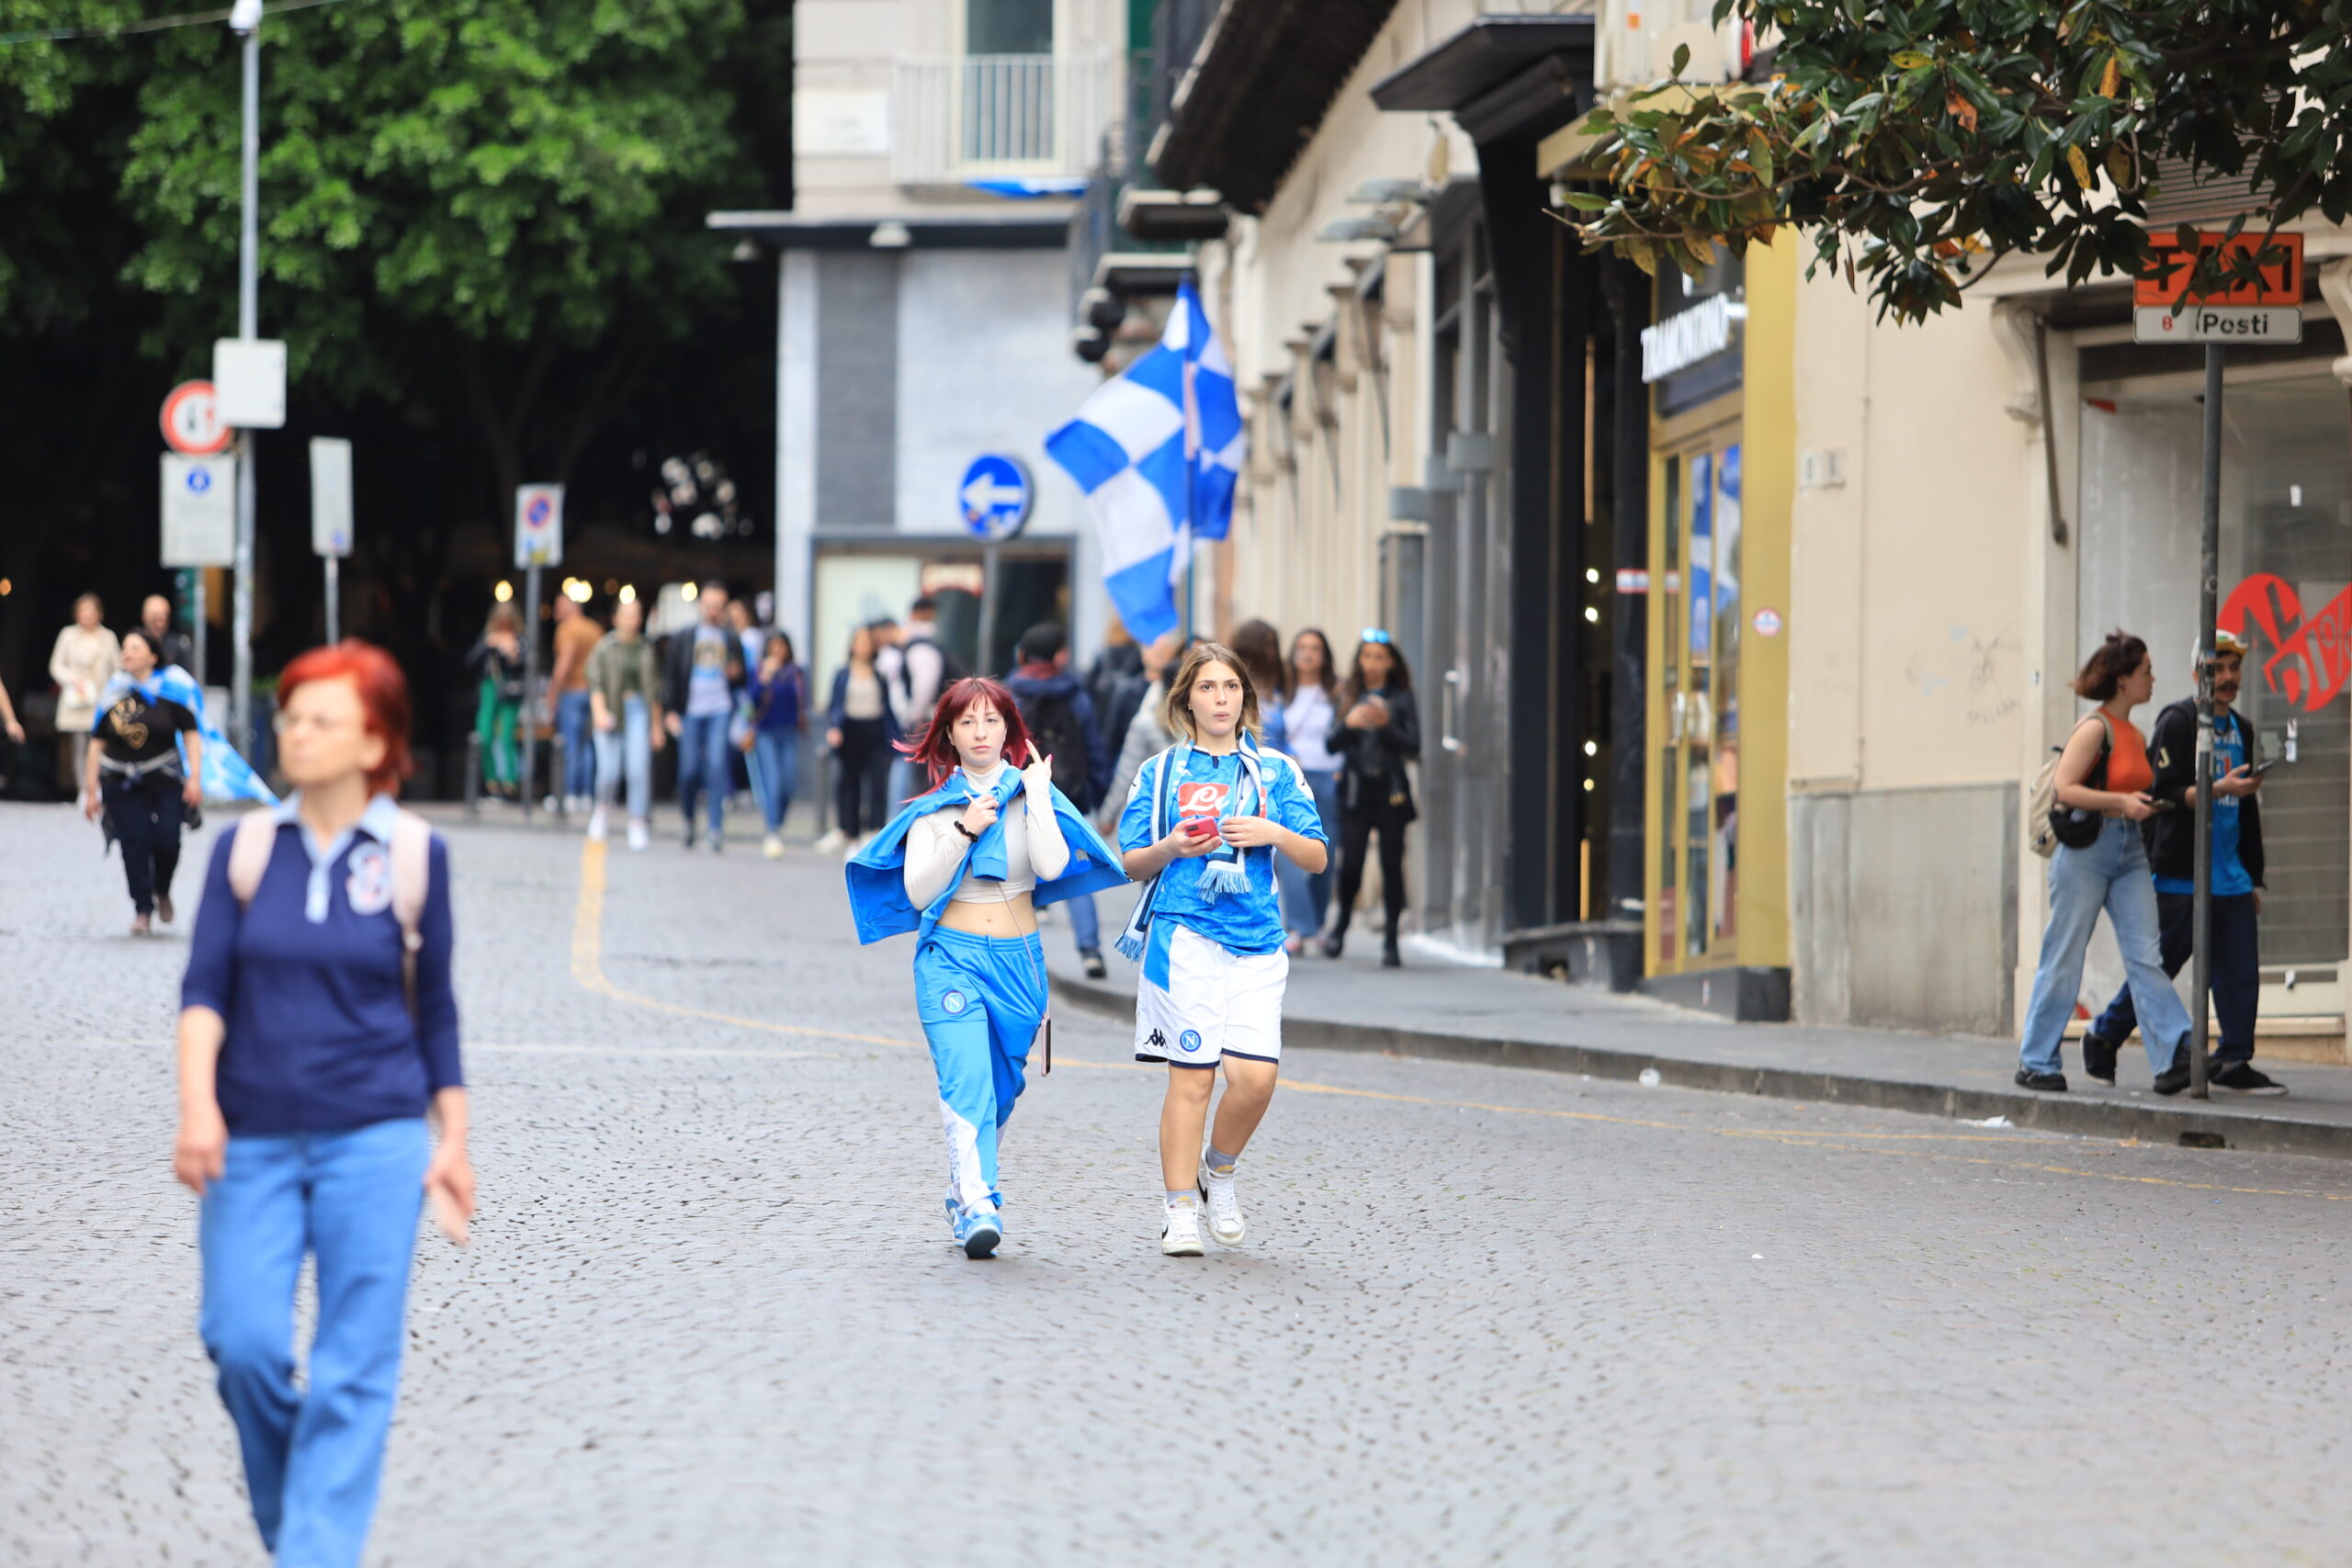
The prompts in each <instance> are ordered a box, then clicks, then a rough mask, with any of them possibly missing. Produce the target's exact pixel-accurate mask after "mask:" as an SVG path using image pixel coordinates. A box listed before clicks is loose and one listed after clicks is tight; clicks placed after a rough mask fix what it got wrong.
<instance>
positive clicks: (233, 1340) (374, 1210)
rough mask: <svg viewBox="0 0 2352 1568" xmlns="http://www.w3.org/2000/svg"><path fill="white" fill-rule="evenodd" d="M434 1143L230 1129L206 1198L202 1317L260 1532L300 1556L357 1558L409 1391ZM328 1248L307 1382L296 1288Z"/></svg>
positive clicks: (402, 1135)
mask: <svg viewBox="0 0 2352 1568" xmlns="http://www.w3.org/2000/svg"><path fill="white" fill-rule="evenodd" d="M429 1153H430V1150H429V1146H428V1141H427V1139H426V1137H425V1132H424V1122H423V1120H422V1119H406V1120H401V1121H394V1122H375V1123H373V1124H372V1125H369V1126H366V1127H356V1128H353V1129H352V1130H350V1131H349V1132H342V1133H290V1134H243V1133H235V1134H231V1135H230V1138H229V1147H228V1153H227V1156H226V1159H225V1161H224V1164H223V1168H222V1171H221V1174H220V1179H219V1180H217V1181H215V1182H213V1183H212V1184H211V1185H210V1186H209V1188H208V1189H207V1190H206V1191H205V1194H204V1198H203V1201H202V1202H201V1203H200V1204H199V1205H198V1249H199V1250H200V1252H201V1254H202V1256H203V1259H204V1296H203V1305H202V1309H201V1316H200V1319H199V1324H200V1327H201V1331H202V1333H203V1337H204V1349H205V1353H206V1354H207V1355H209V1356H210V1357H211V1358H212V1361H213V1365H214V1366H215V1367H217V1368H218V1369H219V1371H220V1402H221V1403H222V1404H226V1405H227V1406H228V1407H229V1418H230V1419H231V1420H232V1421H233V1422H234V1423H235V1424H236V1427H237V1442H238V1445H239V1447H240V1448H241V1449H242V1450H243V1453H244V1460H245V1493H246V1495H247V1497H248V1498H249V1499H250V1501H251V1502H252V1504H253V1510H254V1524H256V1525H258V1526H260V1527H261V1539H262V1544H263V1545H264V1546H266V1547H267V1548H268V1549H269V1550H270V1551H272V1552H274V1553H276V1554H277V1561H278V1562H280V1563H283V1564H286V1565H288V1568H295V1565H298V1564H299V1565H300V1568H356V1565H357V1563H358V1562H359V1553H360V1549H361V1548H362V1547H363V1546H365V1545H366V1543H367V1540H368V1521H369V1519H370V1518H372V1517H374V1515H375V1512H376V1487H377V1482H378V1480H379V1478H380V1476H381V1475H382V1472H383V1468H384V1439H385V1436H386V1434H387V1433H389V1432H390V1429H391V1425H392V1401H393V1398H394V1396H395V1395H396V1394H397V1393H398V1392H399V1388H400V1371H401V1340H402V1338H403V1336H404V1330H403V1327H402V1318H403V1315H404V1313H405V1311H406V1307H407V1303H408V1272H409V1260H410V1258H411V1257H412V1256H413V1254H414V1252H415V1250H416V1219H417V1213H418V1211H419V1210H420V1209H421V1208H422V1207H423V1204H424V1167H425V1161H426V1159H427V1157H428V1155H429ZM306 1252H307V1253H310V1254H311V1255H313V1256H314V1257H315V1258H317V1260H318V1293H319V1325H318V1333H317V1336H316V1337H314V1338H313V1339H312V1341H311V1363H310V1368H309V1372H308V1376H307V1377H306V1379H305V1380H304V1386H303V1387H302V1388H301V1389H300V1391H299V1392H298V1391H297V1390H296V1388H295V1385H294V1286H295V1281H296V1280H299V1279H300V1277H301V1273H302V1258H303V1255H304V1254H305V1253H306Z"/></svg>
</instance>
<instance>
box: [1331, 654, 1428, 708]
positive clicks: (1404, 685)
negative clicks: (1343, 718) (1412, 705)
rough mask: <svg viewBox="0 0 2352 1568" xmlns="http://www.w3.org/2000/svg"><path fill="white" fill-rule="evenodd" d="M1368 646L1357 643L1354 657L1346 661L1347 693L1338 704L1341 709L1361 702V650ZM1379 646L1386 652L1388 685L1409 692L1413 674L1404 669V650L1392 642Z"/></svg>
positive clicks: (1362, 688)
mask: <svg viewBox="0 0 2352 1568" xmlns="http://www.w3.org/2000/svg"><path fill="white" fill-rule="evenodd" d="M1369 646H1370V644H1369V643H1363V642H1359V643H1357V644H1356V651H1355V657H1354V658H1352V659H1351V660H1348V684H1347V692H1346V694H1345V695H1343V696H1342V697H1341V698H1340V702H1339V705H1340V707H1341V708H1351V707H1353V706H1355V705H1356V704H1357V703H1359V702H1361V701H1363V691H1364V687H1363V650H1364V649H1366V648H1367V647H1369ZM1380 646H1381V647H1383V648H1385V649H1387V650H1388V684H1389V685H1390V686H1394V687H1396V688H1397V690H1398V691H1400V692H1409V691H1411V690H1412V689H1413V672H1412V671H1410V670H1408V669H1407V668H1406V667H1405V650H1404V649H1401V648H1399V647H1397V645H1396V644H1395V643H1394V642H1383V643H1382V644H1381V645H1380ZM1385 689H1386V688H1385V687H1384V688H1383V690H1385Z"/></svg>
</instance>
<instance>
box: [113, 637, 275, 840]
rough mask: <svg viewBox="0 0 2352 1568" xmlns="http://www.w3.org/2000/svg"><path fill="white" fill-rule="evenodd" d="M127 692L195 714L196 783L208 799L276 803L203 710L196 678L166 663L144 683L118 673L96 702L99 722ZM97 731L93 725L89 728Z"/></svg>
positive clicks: (182, 746)
mask: <svg viewBox="0 0 2352 1568" xmlns="http://www.w3.org/2000/svg"><path fill="white" fill-rule="evenodd" d="M128 691H137V692H139V693H140V694H142V695H144V696H145V697H146V698H147V699H148V700H149V701H150V702H156V701H166V702H175V703H177V704H179V705H180V706H182V707H184V708H186V709H187V711H188V712H190V713H192V714H194V715H196V731H197V733H198V735H201V736H202V737H204V768H203V776H202V777H200V778H199V779H198V780H197V784H198V787H199V788H201V789H202V790H203V792H204V798H205V799H207V800H257V801H259V802H261V803H262V804H263V805H264V806H275V805H277V794H276V793H275V792H274V791H272V790H271V789H270V787H269V786H268V785H267V784H264V783H262V781H261V775H260V774H258V773H254V770H253V765H252V764H251V763H249V762H247V761H245V760H244V759H243V757H241V756H239V755H238V754H237V749H236V748H235V747H233V746H232V745H230V744H229V738H228V737H227V736H225V735H223V734H221V733H220V726H219V725H217V724H215V723H213V722H212V716H211V715H210V714H209V713H207V712H205V711H204V688H203V687H201V686H199V685H198V684H197V683H196V679H195V677H193V676H191V675H190V674H189V673H188V672H187V671H185V670H183V669H181V668H180V667H179V666H178V665H176V664H166V665H164V667H163V668H162V669H160V670H158V671H155V672H154V673H153V675H150V676H149V677H148V678H147V679H146V681H144V682H138V681H133V680H132V679H131V678H130V676H129V675H127V674H124V673H122V672H121V671H116V672H115V674H114V675H113V677H112V678H110V679H109V680H108V681H107V687H106V691H105V693H104V694H102V695H101V696H100V698H99V700H98V723H101V724H102V723H104V722H105V721H106V710H107V708H108V707H109V706H111V705H112V704H113V702H114V699H115V698H116V697H118V696H119V695H121V694H123V693H125V692H128ZM91 728H93V729H96V725H93V726H92V727H91ZM179 750H180V762H181V764H182V766H183V767H185V766H186V764H187V741H185V740H183V741H181V742H179Z"/></svg>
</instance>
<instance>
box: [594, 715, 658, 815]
mask: <svg viewBox="0 0 2352 1568" xmlns="http://www.w3.org/2000/svg"><path fill="white" fill-rule="evenodd" d="M623 779H627V780H628V815H629V820H630V821H632V822H642V821H644V820H645V818H646V814H647V813H649V812H650V811H651V810H652V809H653V716H652V714H651V713H650V711H649V710H648V709H647V707H646V705H645V699H644V698H643V697H639V696H628V697H623V698H622V699H621V721H620V723H619V724H618V725H617V726H616V727H615V728H612V729H610V730H604V729H600V730H598V731H596V803H597V804H598V805H599V806H610V805H611V804H612V803H613V797H614V796H615V795H618V794H619V793H620V788H621V781H622V780H623Z"/></svg>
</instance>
